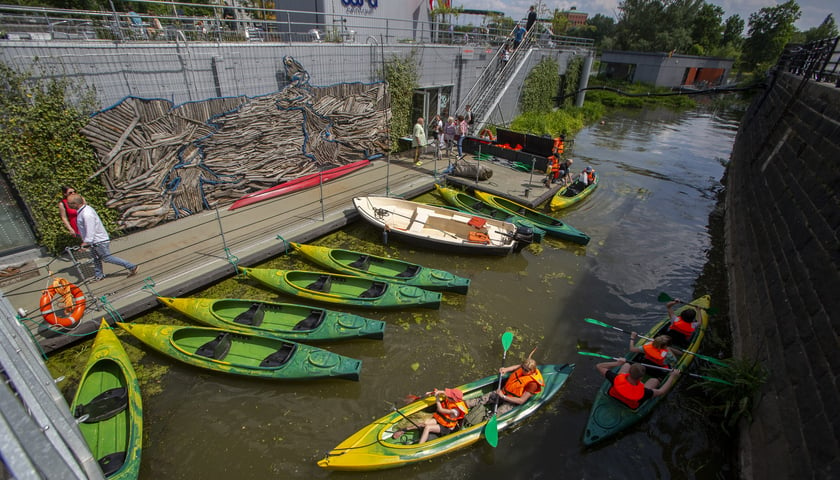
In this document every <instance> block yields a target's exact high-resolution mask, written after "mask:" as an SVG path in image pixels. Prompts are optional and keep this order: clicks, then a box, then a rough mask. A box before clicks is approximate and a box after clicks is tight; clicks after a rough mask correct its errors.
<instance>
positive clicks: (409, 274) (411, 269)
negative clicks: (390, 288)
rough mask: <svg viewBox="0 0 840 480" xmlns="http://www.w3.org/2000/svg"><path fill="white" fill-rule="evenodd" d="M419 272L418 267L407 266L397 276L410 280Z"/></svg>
mask: <svg viewBox="0 0 840 480" xmlns="http://www.w3.org/2000/svg"><path fill="white" fill-rule="evenodd" d="M419 271H420V265H409V266H408V268H406V269H405V271H404V272H402V273H398V274H397V276H398V277H400V278H411V277H416V276H417V272H419Z"/></svg>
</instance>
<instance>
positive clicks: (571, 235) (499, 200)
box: [475, 190, 589, 245]
mask: <svg viewBox="0 0 840 480" xmlns="http://www.w3.org/2000/svg"><path fill="white" fill-rule="evenodd" d="M475 196H476V197H478V198H480V199H481V200H483V201H485V202H487V203H489V204H492V205H495V206H496V207H498V208H501V209H502V210H504V211H506V212H510V213H511V214H516V215H520V216H522V217H524V218H527V219H528V220H530V221H531V222H533V223H534V225H536V226H538V227H540V228H541V229H543V230H545V232H546V233H547V234H548V235H551V236H552V237H556V238H560V239H563V240H568V241H570V242H574V243H579V244H581V245H586V244H587V243H589V235H587V234H585V233H583V232H581V231H580V230H578V229H576V228H575V227H573V226H571V225H569V224H568V223H566V222H563V221H561V220H558V219H556V218H554V217H552V216H551V215H546V214H544V213H542V212H540V211H537V210H534V209H533V208H530V207H526V206H525V205H522V204H519V203H517V202H514V201H513V200H510V199H508V198H505V197H502V196H500V195H493V194H492V193H486V192H482V191H479V190H476V191H475Z"/></svg>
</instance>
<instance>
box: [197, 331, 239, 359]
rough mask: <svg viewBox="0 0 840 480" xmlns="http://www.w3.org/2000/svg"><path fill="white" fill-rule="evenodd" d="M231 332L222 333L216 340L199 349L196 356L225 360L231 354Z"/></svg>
mask: <svg viewBox="0 0 840 480" xmlns="http://www.w3.org/2000/svg"><path fill="white" fill-rule="evenodd" d="M230 344H231V340H230V332H224V333H220V334H219V335H218V336H217V337H216V338H214V339H213V340H210V341H209V342H207V343H205V344H204V345H202V346H200V347H198V350H196V351H195V354H196V355H201V356H202V357H207V358H212V359H214V360H223V359H224V358H225V357H226V356H227V354H228V352H230Z"/></svg>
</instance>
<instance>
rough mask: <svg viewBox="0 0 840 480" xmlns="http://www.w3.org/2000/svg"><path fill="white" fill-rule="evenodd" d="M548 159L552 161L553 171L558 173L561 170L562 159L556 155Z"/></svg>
mask: <svg viewBox="0 0 840 480" xmlns="http://www.w3.org/2000/svg"><path fill="white" fill-rule="evenodd" d="M548 160H549V161H550V162H551V173H553V174H555V175H557V173H559V172H560V160H558V159H557V157H555V156H554V155H552V156H550V157H548Z"/></svg>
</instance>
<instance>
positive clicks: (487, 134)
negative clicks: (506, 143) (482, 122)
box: [478, 128, 496, 142]
mask: <svg viewBox="0 0 840 480" xmlns="http://www.w3.org/2000/svg"><path fill="white" fill-rule="evenodd" d="M478 136H479V137H480V138H487V139H489V140H490V141H491V142H495V141H496V136H495V135H493V132H491V131H490V129H489V128H485V129H484V130H482V131H480V132H478Z"/></svg>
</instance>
